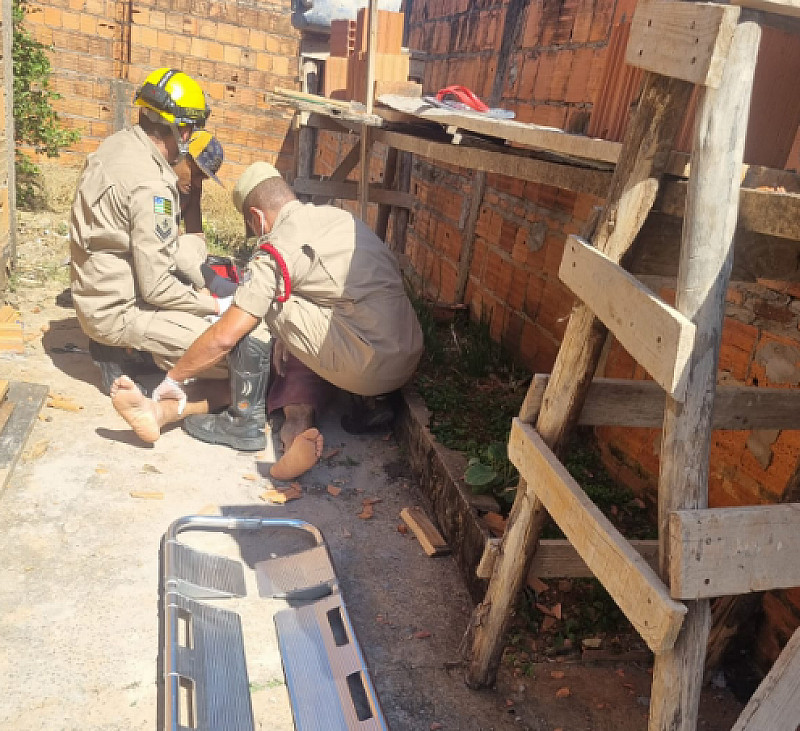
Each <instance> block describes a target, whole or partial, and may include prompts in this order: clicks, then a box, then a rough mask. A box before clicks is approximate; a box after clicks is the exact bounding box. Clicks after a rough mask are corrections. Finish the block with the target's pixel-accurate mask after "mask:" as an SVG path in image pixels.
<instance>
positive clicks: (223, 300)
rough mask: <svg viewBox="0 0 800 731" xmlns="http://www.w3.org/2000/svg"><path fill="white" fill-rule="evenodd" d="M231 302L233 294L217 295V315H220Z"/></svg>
mask: <svg viewBox="0 0 800 731" xmlns="http://www.w3.org/2000/svg"><path fill="white" fill-rule="evenodd" d="M232 304H233V295H231V296H230V297H217V315H222V313H224V312H225V311H226V310H227V309H228V308H229V307H230V306H231V305H232Z"/></svg>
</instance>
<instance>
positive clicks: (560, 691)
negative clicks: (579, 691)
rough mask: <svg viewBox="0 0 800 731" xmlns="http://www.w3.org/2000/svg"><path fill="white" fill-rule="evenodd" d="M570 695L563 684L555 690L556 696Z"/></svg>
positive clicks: (565, 696) (567, 696) (564, 696)
mask: <svg viewBox="0 0 800 731" xmlns="http://www.w3.org/2000/svg"><path fill="white" fill-rule="evenodd" d="M570 695H571V693H570V689H569V688H567V687H566V686H564V687H563V688H559V689H558V690H557V691H556V698H569V696H570Z"/></svg>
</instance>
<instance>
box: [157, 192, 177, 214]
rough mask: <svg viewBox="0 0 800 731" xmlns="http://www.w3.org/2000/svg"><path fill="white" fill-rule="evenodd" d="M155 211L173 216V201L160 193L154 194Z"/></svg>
mask: <svg viewBox="0 0 800 731" xmlns="http://www.w3.org/2000/svg"><path fill="white" fill-rule="evenodd" d="M153 212H154V213H156V214H158V215H162V216H171V215H172V201H171V200H170V199H169V198H164V197H162V196H160V195H155V196H153Z"/></svg>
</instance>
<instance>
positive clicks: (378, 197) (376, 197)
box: [292, 147, 418, 208]
mask: <svg viewBox="0 0 800 731" xmlns="http://www.w3.org/2000/svg"><path fill="white" fill-rule="evenodd" d="M355 149H356V150H358V147H356V148H355ZM292 187H293V188H294V192H295V193H306V194H312V195H314V196H315V197H317V196H319V197H324V198H340V199H342V200H357V199H358V183H356V182H353V181H345V182H336V181H333V180H315V179H313V178H298V179H297V180H295V181H294V184H293V185H292ZM369 202H370V203H380V204H382V205H388V206H395V207H396V208H415V207H416V205H417V203H418V200H417V199H416V198H415V197H414V196H413V195H411V194H410V193H401V192H399V191H396V190H387V189H386V188H370V191H369Z"/></svg>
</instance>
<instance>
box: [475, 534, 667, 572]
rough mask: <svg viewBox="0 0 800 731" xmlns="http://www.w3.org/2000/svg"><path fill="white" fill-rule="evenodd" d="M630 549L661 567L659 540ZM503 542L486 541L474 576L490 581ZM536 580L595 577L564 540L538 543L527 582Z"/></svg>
mask: <svg viewBox="0 0 800 731" xmlns="http://www.w3.org/2000/svg"><path fill="white" fill-rule="evenodd" d="M630 544H631V548H633V550H634V551H636V552H637V553H638V554H639V555H640V556H641V557H642V558H643V559H644V560H645V561H647V563H648V564H649V565H650V567H651V568H652V569H653V570H654V571H655V570H656V569H657V568H658V541H636V540H634V541H630ZM499 547H500V539H499V538H490V539H489V540H488V541H486V548H485V550H484V552H483V557H482V558H481V561H480V563H479V564H478V568H476V569H475V575H476V576H477V577H478V578H479V579H488V578H489V577H490V576H491V575H492V567H493V566H494V562H495V559H496V558H497V554H498V552H499ZM534 577H535V578H537V579H588V578H592V577H594V574H593V573H592V572H591V570H590V569H589V567H588V566H587V565H586V562H585V561H584V560H583V559H582V558H581V557H580V556H579V555H578V552H577V551H576V550H575V547H574V546H573V545H572V544H571V543H570V542H569V541H565V540H558V539H553V540H543V541H539V548H537V549H536V555H535V556H534V557H533V562H532V563H531V567H530V569H529V570H528V581H530V580H531V579H532V578H534Z"/></svg>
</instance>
